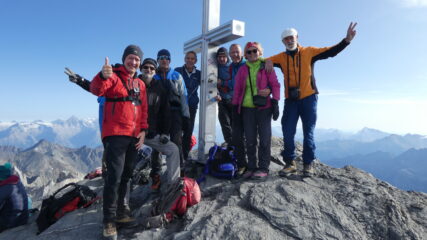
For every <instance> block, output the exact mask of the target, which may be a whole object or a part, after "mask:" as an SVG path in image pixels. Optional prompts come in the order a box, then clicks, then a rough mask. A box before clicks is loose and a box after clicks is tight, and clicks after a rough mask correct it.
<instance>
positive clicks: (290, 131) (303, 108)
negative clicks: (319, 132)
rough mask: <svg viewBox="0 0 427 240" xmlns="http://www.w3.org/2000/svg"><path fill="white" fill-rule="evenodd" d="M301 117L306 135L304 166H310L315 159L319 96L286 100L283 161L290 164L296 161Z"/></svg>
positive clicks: (283, 123) (283, 125)
mask: <svg viewBox="0 0 427 240" xmlns="http://www.w3.org/2000/svg"><path fill="white" fill-rule="evenodd" d="M300 117H301V121H302V131H303V134H304V143H303V152H302V159H303V162H304V164H310V163H311V162H312V161H313V160H314V159H315V158H316V156H315V153H314V151H315V150H316V145H315V144H314V128H315V126H316V120H317V94H313V95H311V96H308V97H306V98H303V99H299V100H291V99H285V107H284V109H283V116H282V132H283V140H284V141H285V150H284V151H283V160H284V161H285V162H290V161H292V160H293V159H295V157H296V154H295V140H294V138H295V133H296V128H297V123H298V119H299V118H300Z"/></svg>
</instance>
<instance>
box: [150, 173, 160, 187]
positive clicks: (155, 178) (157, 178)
mask: <svg viewBox="0 0 427 240" xmlns="http://www.w3.org/2000/svg"><path fill="white" fill-rule="evenodd" d="M151 180H152V184H151V190H153V191H159V189H160V175H159V174H156V175H153V176H152V177H151Z"/></svg>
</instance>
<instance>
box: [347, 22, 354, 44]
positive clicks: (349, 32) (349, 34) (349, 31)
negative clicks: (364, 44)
mask: <svg viewBox="0 0 427 240" xmlns="http://www.w3.org/2000/svg"><path fill="white" fill-rule="evenodd" d="M356 25H357V23H356V22H355V23H353V22H351V23H350V26H348V29H347V36H346V37H345V41H346V42H347V43H350V42H351V40H353V38H354V36H356V30H354V28H355V27H356Z"/></svg>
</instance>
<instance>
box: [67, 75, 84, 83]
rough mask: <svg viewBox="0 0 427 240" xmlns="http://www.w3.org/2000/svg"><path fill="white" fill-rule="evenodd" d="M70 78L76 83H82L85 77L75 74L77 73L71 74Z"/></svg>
mask: <svg viewBox="0 0 427 240" xmlns="http://www.w3.org/2000/svg"><path fill="white" fill-rule="evenodd" d="M68 80H70V82H73V83H76V84H81V83H82V82H83V81H84V80H85V79H84V78H83V77H82V76H80V75H78V74H75V75H69V76H68Z"/></svg>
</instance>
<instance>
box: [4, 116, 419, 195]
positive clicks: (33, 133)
mask: <svg viewBox="0 0 427 240" xmlns="http://www.w3.org/2000/svg"><path fill="white" fill-rule="evenodd" d="M272 132H273V135H274V136H279V137H281V136H282V132H281V127H280V126H277V125H276V126H273V128H272ZM194 133H195V135H197V133H198V124H197V123H196V126H195V130H194ZM216 135H217V136H216V139H217V143H222V142H223V137H222V133H221V128H220V126H219V125H218V126H217V128H216ZM315 139H316V147H317V149H316V155H317V158H318V159H319V160H320V161H322V162H325V163H328V164H331V165H332V166H336V167H342V166H345V165H353V166H356V167H359V168H361V169H363V170H366V171H368V172H371V173H373V174H374V175H375V176H376V177H378V178H381V179H383V180H386V181H389V182H390V183H393V184H395V185H396V186H399V187H401V188H403V189H421V190H422V191H425V192H427V189H426V188H420V187H419V186H421V185H422V184H425V185H426V186H427V182H425V177H424V175H426V174H425V173H426V172H427V170H426V168H424V167H425V165H426V161H427V153H426V150H425V149H427V137H426V136H423V135H417V134H406V135H397V134H391V133H386V132H382V131H379V130H376V129H371V128H363V129H362V130H360V131H358V132H356V133H350V132H344V131H341V130H337V129H316V131H315ZM41 140H45V141H41ZM296 140H297V141H300V142H302V131H301V129H298V131H297V136H296ZM40 141H41V142H40ZM46 142H50V143H52V144H55V145H58V147H60V146H59V145H61V146H64V147H65V148H77V149H79V148H81V147H83V146H87V147H90V148H95V147H99V146H101V140H100V134H99V126H98V121H97V120H96V119H92V120H82V119H78V118H76V117H71V118H69V119H67V120H65V121H64V120H56V121H53V122H43V121H34V122H30V123H18V122H10V123H6V122H0V162H1V161H6V160H11V159H14V157H16V156H21V158H24V157H22V156H24V153H23V152H25V151H31V149H36V147H34V145H36V146H37V144H39V145H40V144H44V143H46ZM27 148H28V149H27ZM23 149H27V150H23ZM55 159H57V158H55ZM19 161H23V160H19ZM64 164H65V163H64ZM67 164H71V165H74V163H67ZM85 164H87V166H88V168H82V167H77V169H78V171H83V172H84V171H86V170H88V169H89V168H91V167H92V166H93V165H92V164H90V163H85ZM24 165H25V166H26V165H27V164H24ZM32 167H35V166H32ZM423 169H424V172H422V171H421V170H423ZM22 170H25V171H27V169H26V168H23V169H22ZM31 170H32V168H28V171H31ZM46 170H47V169H46Z"/></svg>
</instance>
